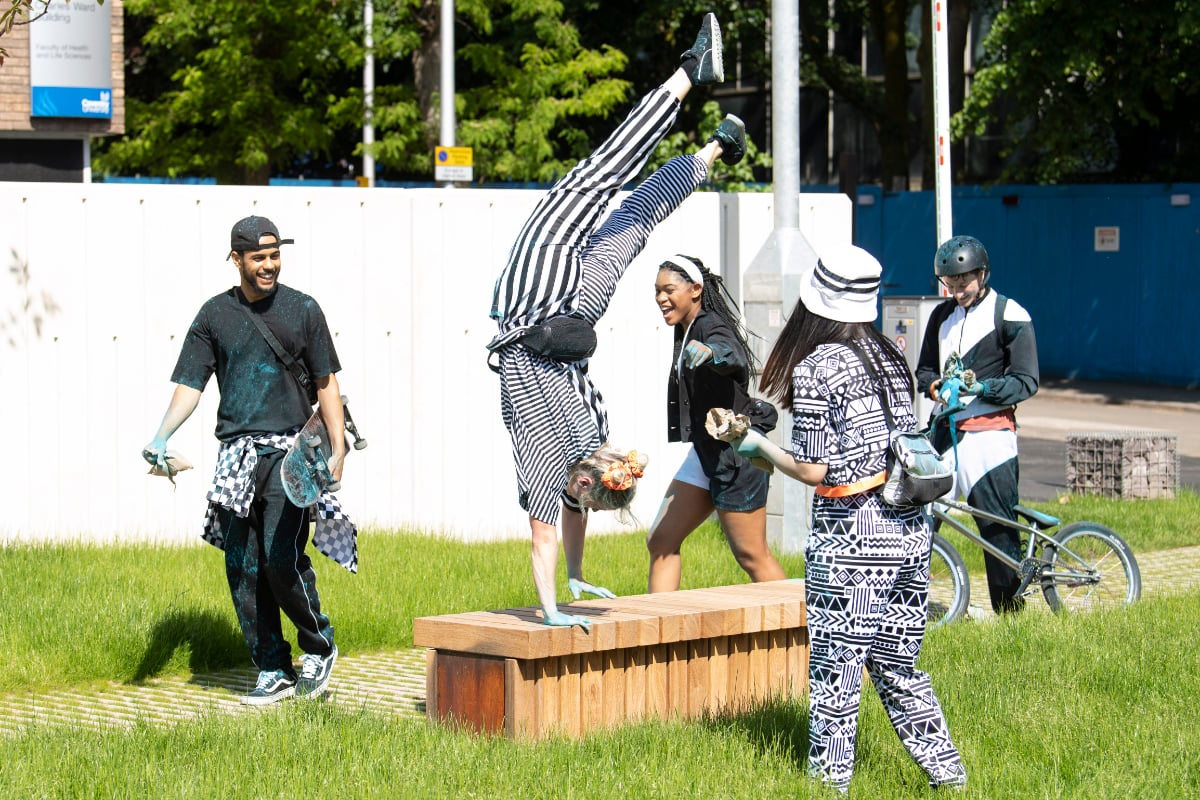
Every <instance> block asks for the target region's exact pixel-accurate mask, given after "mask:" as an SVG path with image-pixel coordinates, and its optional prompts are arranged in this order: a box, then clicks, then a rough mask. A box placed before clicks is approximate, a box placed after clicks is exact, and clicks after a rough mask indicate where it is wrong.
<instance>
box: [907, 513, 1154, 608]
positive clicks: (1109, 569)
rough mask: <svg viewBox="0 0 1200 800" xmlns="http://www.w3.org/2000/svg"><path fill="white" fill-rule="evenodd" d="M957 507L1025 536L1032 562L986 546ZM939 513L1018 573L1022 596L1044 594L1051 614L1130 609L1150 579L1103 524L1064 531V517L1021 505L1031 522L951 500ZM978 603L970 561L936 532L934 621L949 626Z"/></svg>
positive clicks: (932, 569) (931, 600) (931, 577)
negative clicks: (973, 600)
mask: <svg viewBox="0 0 1200 800" xmlns="http://www.w3.org/2000/svg"><path fill="white" fill-rule="evenodd" d="M951 509H953V510H955V511H961V512H964V513H966V514H970V515H972V516H976V517H979V518H981V519H986V520H988V521H989V522H998V523H1000V524H1002V525H1006V526H1008V527H1009V528H1012V529H1013V530H1016V531H1020V532H1021V535H1022V542H1023V548H1024V551H1025V556H1024V558H1022V559H1021V560H1020V561H1017V560H1016V559H1014V558H1012V557H1011V556H1009V555H1008V554H1006V553H1004V552H1003V551H1001V550H1000V549H998V548H997V547H995V546H994V545H992V544H991V543H990V542H988V541H986V540H985V539H984V538H983V537H982V536H980V535H979V534H978V533H976V532H975V531H973V530H971V529H970V528H968V527H967V526H966V525H965V524H964V523H963V522H962V521H961V520H958V519H956V518H955V517H953V516H951V515H950V513H949V512H950V510H951ZM931 510H932V513H933V516H934V517H935V518H936V519H939V520H941V521H942V523H943V524H945V525H949V526H950V527H951V528H953V529H954V530H956V531H958V533H960V534H962V535H963V536H964V537H966V538H967V539H969V540H970V541H972V542H974V543H975V544H977V545H979V546H980V547H981V548H983V549H984V550H985V551H986V552H988V553H990V554H992V555H993V556H994V557H995V558H997V559H999V560H1000V561H1002V562H1004V563H1005V564H1007V565H1008V566H1010V567H1012V568H1013V569H1014V570H1016V572H1017V574H1018V575H1020V576H1021V584H1020V586H1019V587H1018V591H1017V594H1018V596H1022V597H1024V596H1026V595H1029V594H1032V593H1035V592H1037V591H1038V590H1039V589H1040V590H1041V592H1042V596H1043V597H1045V599H1046V604H1047V605H1048V606H1050V610H1051V611H1056V612H1059V611H1061V612H1075V611H1083V610H1088V609H1094V608H1105V607H1111V606H1121V605H1128V604H1130V603H1133V602H1135V601H1136V600H1137V599H1138V598H1139V597H1141V595H1142V575H1141V572H1140V571H1139V570H1138V565H1137V559H1136V558H1135V557H1134V555H1133V551H1132V550H1131V549H1130V548H1129V545H1127V544H1126V543H1125V540H1124V539H1122V538H1121V537H1120V536H1118V535H1117V534H1116V532H1114V531H1113V530H1111V529H1110V528H1108V527H1105V526H1104V525H1101V524H1100V523H1098V522H1086V521H1082V522H1072V523H1070V524H1068V525H1065V526H1064V525H1062V520H1060V519H1059V518H1058V517H1055V516H1052V515H1050V514H1046V513H1043V512H1041V511H1038V510H1036V509H1032V508H1027V507H1026V506H1023V505H1016V506H1013V511H1014V512H1015V513H1016V514H1017V516H1018V517H1019V518H1023V519H1024V520H1025V522H1020V521H1018V522H1013V521H1012V520H1009V519H1005V518H1004V517H1000V516H996V515H995V514H990V513H988V512H986V511H981V510H980V509H977V508H974V507H972V506H970V505H968V504H967V503H964V502H961V501H958V500H950V499H948V498H943V499H941V500H937V501H935V502H934V503H933V504H932V507H931ZM1059 526H1062V527H1061V528H1060V527H1059ZM1056 529H1057V532H1055V531H1056ZM970 602H971V585H970V579H969V577H968V575H967V567H966V564H965V563H964V562H963V558H962V556H961V555H960V554H959V552H958V550H956V549H955V547H954V545H952V544H951V543H950V542H949V541H948V540H947V539H946V538H945V537H943V536H941V535H940V534H937V533H935V534H934V535H933V551H932V553H931V555H930V559H929V616H928V624H929V625H930V626H936V625H941V624H944V623H947V622H951V621H953V620H955V619H958V618H959V617H962V616H964V615H965V614H966V612H967V608H968V607H969V606H970Z"/></svg>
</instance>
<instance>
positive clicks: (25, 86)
mask: <svg viewBox="0 0 1200 800" xmlns="http://www.w3.org/2000/svg"><path fill="white" fill-rule="evenodd" d="M91 2H95V0H73V2H71V3H69V4H66V3H62V2H53V3H51V4H50V6H49V12H48V13H49V14H59V15H62V14H67V13H80V12H90V13H98V12H99V11H101V10H104V9H111V12H107V11H106V12H105V13H106V14H108V13H111V28H112V48H111V58H110V61H111V70H112V84H111V108H110V109H107V110H108V111H109V112H110V113H111V116H96V117H75V116H67V115H64V116H53V115H46V113H45V111H44V110H43V112H42V113H40V114H37V115H35V114H34V113H33V99H32V98H33V89H32V80H31V77H32V76H31V66H32V65H31V57H30V31H31V29H32V28H33V27H34V26H36V25H41V24H45V23H46V22H47V21H48V20H49V21H50V22H51V23H53V22H54V20H50V18H49V17H43V18H41V19H37V20H35V21H33V22H32V23H30V24H28V25H17V26H14V27H13V29H12V31H11V32H10V33H8V34H7V35H5V36H4V37H3V38H0V46H3V47H4V49H5V50H7V51H8V56H7V57H6V58H5V59H4V64H3V65H2V66H0V181H63V182H68V183H72V182H73V183H79V182H89V181H90V180H91V139H92V138H93V137H100V136H114V135H119V134H122V133H124V132H125V16H124V3H123V2H122V0H105V1H104V3H103V5H100V4H97V5H96V6H95V7H94V8H92V7H88V8H86V9H84V8H81V6H83V5H84V4H86V3H91ZM36 9H37V7H36V6H35V12H36ZM68 24H69V23H68ZM64 49H66V50H73V49H74V50H77V49H78V48H74V47H66V48H64ZM85 102H86V101H85Z"/></svg>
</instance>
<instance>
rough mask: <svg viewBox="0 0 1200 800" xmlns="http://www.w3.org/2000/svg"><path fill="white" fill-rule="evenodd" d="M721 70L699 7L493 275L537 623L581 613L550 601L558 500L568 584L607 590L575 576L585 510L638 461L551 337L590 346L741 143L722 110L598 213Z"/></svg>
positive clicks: (631, 483) (612, 493) (713, 34)
mask: <svg viewBox="0 0 1200 800" xmlns="http://www.w3.org/2000/svg"><path fill="white" fill-rule="evenodd" d="M723 79H724V70H723V64H722V47H721V31H720V28H719V26H718V25H717V20H716V18H715V17H714V16H713V15H712V14H707V15H705V17H704V21H703V23H702V25H701V28H700V32H699V34H698V36H697V38H696V41H695V43H694V44H693V45H692V46H691V48H689V49H688V50H687V51H685V52H684V53H683V55H682V56H681V58H680V67H679V69H677V70H676V71H675V72H674V73H673V74H672V75H671V77H669V78H668V79H667V80H666V82H664V83H663V84H662V85H661V86H659V87H658V88H657V89H655V90H653V91H651V92H650V93H649V94H647V95H646V96H645V97H644V98H643V99H642V100H641V102H640V103H639V104H638V105H637V107H635V108H634V109H633V111H631V112H630V114H629V116H628V117H626V119H625V120H624V121H623V122H622V123H621V124H620V125H619V126H618V127H617V129H616V130H615V131H614V132H613V133H612V134H611V135H610V136H609V137H608V139H607V140H605V142H604V143H603V144H601V145H600V147H599V148H597V149H596V151H595V152H593V153H592V154H591V155H590V156H588V157H587V158H585V159H584V160H583V161H581V162H579V163H578V164H577V165H576V166H575V167H574V168H573V169H572V170H571V172H569V173H568V174H567V175H566V176H565V177H564V178H563V179H562V180H561V181H559V182H558V183H557V184H556V185H555V186H554V187H553V188H552V189H551V190H550V191H549V192H548V193H547V194H546V195H545V197H543V198H542V199H541V200H540V201H539V202H538V204H537V206H536V207H535V208H534V210H533V213H532V214H531V215H530V217H529V219H528V220H527V221H526V222H525V224H524V226H523V227H522V228H521V232H520V234H519V235H518V236H517V239H516V241H515V242H514V243H513V246H512V250H511V251H510V253H509V256H508V262H507V264H506V265H505V267H504V269H503V271H502V272H501V273H500V277H499V278H498V279H497V281H496V287H495V294H494V299H493V302H492V310H491V317H492V318H493V319H495V320H496V322H497V324H498V326H499V330H500V332H499V334H498V335H497V336H496V338H495V339H493V340H492V342H491V343H490V344H489V345H488V349H489V350H490V351H492V353H493V355H495V356H496V357H497V361H498V363H497V364H496V365H495V367H494V369H495V370H496V371H497V372H498V373H499V375H500V407H501V413H502V415H503V418H504V425H505V427H506V428H507V429H508V432H509V435H510V436H511V438H512V445H513V458H514V461H515V463H516V477H517V488H518V493H519V494H518V498H519V502H520V504H521V508H523V509H524V510H525V511H527V512H528V514H529V526H530V530H531V533H532V537H533V548H532V562H533V582H534V586H535V588H536V590H537V596H538V602H539V604H540V605H541V607H542V614H543V619H544V621H545V623H546V624H547V625H581V626H583V627H587V626H588V624H589V623H588V620H587V618H586V617H582V616H578V615H572V614H564V613H562V612H560V611H559V610H558V606H557V602H556V594H555V585H554V584H555V571H556V568H557V564H558V530H557V524H558V520H559V513H560V507H561V508H562V509H563V549H564V550H565V551H566V559H567V577H568V582H567V587H568V589H569V591H570V592H571V594H572V596H574V597H575V598H578V597H579V595H580V593H581V592H587V593H588V594H592V595H596V596H598V597H612V596H613V594H612V592H610V591H609V590H608V589H605V588H604V587H602V586H597V585H593V584H591V583H588V582H587V581H585V580H584V577H583V543H584V535H585V533H586V525H587V511H588V510H589V509H607V510H621V511H622V512H623V513H626V514H627V513H628V512H627V509H628V507H629V504H630V502H631V501H632V500H633V496H634V492H635V491H636V487H637V479H638V478H639V477H640V476H641V473H642V469H643V468H644V467H645V465H646V463H647V458H646V457H645V456H644V455H641V454H639V453H637V452H636V451H629V452H625V451H621V450H617V449H615V448H613V447H611V446H610V445H609V444H608V437H609V431H608V416H607V413H606V411H605V408H604V402H603V399H602V398H601V396H600V393H599V391H597V389H596V387H595V386H594V385H593V384H592V381H591V378H590V377H589V376H588V371H587V367H588V361H587V357H588V356H589V355H590V350H591V348H590V347H584V348H582V349H581V350H575V351H574V352H571V353H569V354H567V353H564V352H563V351H561V350H560V351H559V352H555V344H554V340H555V339H556V338H559V335H561V338H563V339H564V340H568V341H573V340H575V339H577V338H580V337H582V338H584V339H586V338H587V336H591V337H592V338H591V342H592V345H593V346H594V341H595V340H594V333H592V331H591V326H594V325H595V324H596V322H597V321H599V319H600V317H601V316H603V314H604V312H605V310H606V309H607V308H608V303H609V301H610V300H611V299H612V296H613V292H614V291H615V290H616V287H617V283H618V281H620V279H621V276H622V275H623V274H624V273H625V270H626V268H627V267H628V266H629V264H630V262H632V261H633V259H634V257H635V256H637V254H638V253H639V252H641V250H642V248H643V247H644V246H645V244H646V240H647V238H648V237H649V235H650V232H651V231H652V230H653V229H654V227H655V226H656V225H657V224H658V223H660V222H662V221H663V220H664V219H666V218H667V216H668V215H669V214H670V213H671V212H672V211H674V210H675V208H676V207H678V206H679V204H680V203H682V202H683V201H684V200H685V199H686V198H687V197H688V195H690V194H691V193H692V191H694V190H695V189H696V187H697V186H699V184H700V182H701V181H703V180H704V178H705V177H706V175H707V174H708V170H709V168H710V167H711V166H712V165H713V163H714V162H715V161H716V159H717V158H720V159H721V160H722V161H724V162H725V163H727V164H735V163H737V162H738V161H739V160H740V159H741V158H742V156H743V155H744V154H745V149H746V138H745V128H744V126H743V125H742V123H741V120H739V119H737V118H736V117H733V116H732V115H731V116H728V117H726V118H725V120H723V121H722V122H721V124H720V126H718V128H717V130H716V132H715V133H714V134H713V136H712V137H711V138H710V139H709V141H708V142H707V143H706V144H705V146H704V147H703V148H702V149H701V150H700V151H699V152H697V153H695V154H694V155H686V156H677V157H675V158H673V159H671V160H670V161H668V162H667V163H666V164H664V165H663V166H662V168H660V169H658V170H657V171H655V172H654V173H653V174H652V175H650V177H648V178H647V179H646V180H645V181H643V182H642V183H641V184H640V185H639V186H638V187H637V188H636V189H635V190H634V191H633V192H632V193H631V194H630V196H629V197H628V198H626V199H625V200H624V202H622V203H621V204H620V206H618V207H617V208H615V209H614V210H613V211H612V213H611V214H610V215H609V216H608V217H607V219H603V218H604V212H605V211H606V210H607V208H608V204H609V202H610V201H611V200H612V198H613V197H614V196H615V195H616V193H617V191H619V190H620V188H621V186H623V185H624V184H625V183H627V182H629V181H630V180H632V179H633V178H635V177H636V176H637V174H638V173H639V172H641V170H642V168H643V167H644V166H645V164H646V161H647V160H648V159H649V157H650V154H651V153H653V152H654V149H655V148H656V147H657V146H658V143H659V142H660V141H661V140H662V138H663V136H664V135H666V133H667V131H668V130H670V128H671V125H672V124H673V123H674V121H675V117H676V115H677V114H678V112H679V107H680V101H681V100H682V99H683V98H684V97H685V96H686V95H687V93H688V92H689V91H690V90H691V88H692V87H693V86H697V85H708V84H715V83H720V82H721V81H722V80H723ZM602 219H603V223H601V220H602ZM581 331H582V333H581ZM547 340H550V342H549V344H547Z"/></svg>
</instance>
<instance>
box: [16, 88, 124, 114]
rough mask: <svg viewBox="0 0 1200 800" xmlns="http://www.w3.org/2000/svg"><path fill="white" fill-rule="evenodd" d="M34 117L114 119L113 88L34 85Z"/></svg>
mask: <svg viewBox="0 0 1200 800" xmlns="http://www.w3.org/2000/svg"><path fill="white" fill-rule="evenodd" d="M30 107H31V108H32V113H31V116H34V117H98V118H101V119H112V90H111V89H81V88H76V87H73V86H34V87H33V96H32V98H31V100H30Z"/></svg>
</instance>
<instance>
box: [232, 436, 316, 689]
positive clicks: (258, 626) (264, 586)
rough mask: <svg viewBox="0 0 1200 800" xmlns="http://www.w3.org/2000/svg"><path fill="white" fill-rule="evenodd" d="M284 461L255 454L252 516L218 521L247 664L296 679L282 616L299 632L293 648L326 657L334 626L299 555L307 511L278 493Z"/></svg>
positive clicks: (276, 454) (265, 451) (266, 452)
mask: <svg viewBox="0 0 1200 800" xmlns="http://www.w3.org/2000/svg"><path fill="white" fill-rule="evenodd" d="M283 455H284V454H283V453H282V452H281V451H279V450H274V449H271V448H265V447H260V448H259V450H258V471H257V473H256V474H255V476H254V501H253V502H252V503H251V506H250V513H249V514H248V515H247V516H246V517H245V518H243V519H239V518H238V517H237V516H235V515H234V513H233V512H232V511H230V510H228V509H222V510H221V511H220V517H219V519H220V523H221V529H222V531H223V533H224V535H225V575H226V577H227V578H228V579H229V592H230V594H231V595H232V597H233V608H234V611H236V612H237V618H238V623H239V624H240V625H241V628H242V636H244V637H245V639H246V646H247V647H249V648H250V657H251V658H252V659H253V660H254V664H255V665H256V666H257V667H258V668H259V669H260V670H276V669H278V670H283V671H284V672H286V673H288V674H289V675H294V674H295V670H294V669H293V667H292V648H291V645H290V644H289V643H288V641H287V640H286V639H284V638H283V627H282V622H281V617H280V612H281V611H282V612H283V613H284V614H287V617H288V619H289V620H291V621H292V624H294V625H295V626H296V633H297V644H298V645H299V646H300V649H301V650H303V651H304V652H306V653H316V654H317V655H328V654H329V653H330V652H331V651H332V650H333V626H332V625H330V623H329V618H328V617H327V616H325V615H324V614H322V613H321V599H320V597H319V596H318V594H317V575H316V573H315V572H313V568H312V561H311V560H309V558H308V556H307V555H306V554H305V552H304V548H305V546H306V545H307V544H308V510H307V509H303V508H297V507H296V506H294V505H292V503H291V501H290V500H288V499H287V495H286V494H284V492H283V483H282V481H281V480H280V478H279V462H280V461H282V459H283Z"/></svg>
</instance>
